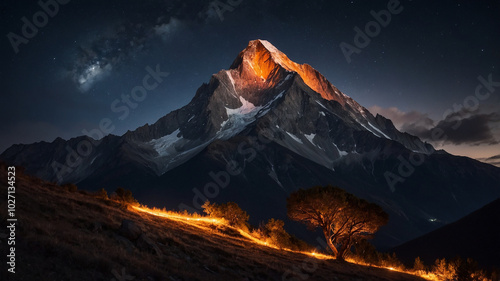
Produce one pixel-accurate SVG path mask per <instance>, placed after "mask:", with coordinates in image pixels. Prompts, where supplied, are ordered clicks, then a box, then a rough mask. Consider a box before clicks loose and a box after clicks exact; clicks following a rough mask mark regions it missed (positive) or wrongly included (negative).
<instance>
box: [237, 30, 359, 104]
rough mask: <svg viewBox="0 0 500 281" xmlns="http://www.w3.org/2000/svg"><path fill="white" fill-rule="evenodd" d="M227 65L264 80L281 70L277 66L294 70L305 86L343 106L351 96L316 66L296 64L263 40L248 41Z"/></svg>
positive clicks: (245, 75) (271, 77) (289, 70)
mask: <svg viewBox="0 0 500 281" xmlns="http://www.w3.org/2000/svg"><path fill="white" fill-rule="evenodd" d="M230 68H231V69H238V70H239V72H240V75H241V76H242V77H246V78H260V79H262V80H263V81H268V80H270V79H271V80H274V79H273V78H275V76H276V75H277V74H278V73H280V70H284V71H286V72H292V73H297V74H298V75H299V76H300V77H301V78H302V80H303V81H304V83H305V84H306V85H307V86H309V87H310V88H311V89H312V90H314V91H315V92H317V93H319V94H320V95H321V96H322V97H323V98H324V99H326V100H335V101H337V102H339V103H340V104H341V105H343V106H344V105H345V104H346V102H348V101H347V100H350V98H349V97H348V96H346V95H344V94H343V93H341V92H340V91H339V90H338V89H337V88H336V87H334V86H333V85H332V84H331V83H330V82H329V81H328V80H327V79H326V78H325V77H324V76H323V75H322V74H321V73H319V72H318V71H317V70H316V69H314V68H313V67H311V66H310V65H308V64H298V63H296V62H294V61H292V60H291V59H289V58H288V56H287V55H286V54H284V53H283V52H281V51H280V50H279V49H278V48H276V47H275V46H274V45H273V44H271V43H270V42H269V41H266V40H262V39H257V40H252V41H250V42H249V43H248V46H247V47H246V48H245V49H244V50H243V51H242V52H241V53H240V54H239V55H238V57H237V58H236V60H235V61H234V62H233V64H232V65H231V67H230ZM280 79H282V77H281V78H280ZM277 80H278V79H277Z"/></svg>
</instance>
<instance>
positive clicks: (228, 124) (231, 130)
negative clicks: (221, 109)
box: [217, 96, 262, 140]
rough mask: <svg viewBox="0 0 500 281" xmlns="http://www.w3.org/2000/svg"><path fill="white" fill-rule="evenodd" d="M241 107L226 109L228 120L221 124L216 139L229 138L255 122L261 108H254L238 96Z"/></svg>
mask: <svg viewBox="0 0 500 281" xmlns="http://www.w3.org/2000/svg"><path fill="white" fill-rule="evenodd" d="M240 102H241V104H242V105H241V106H240V107H238V108H234V109H233V108H227V107H226V114H227V116H228V119H227V120H225V121H224V122H222V123H221V125H220V130H219V132H218V133H217V138H218V139H223V140H225V139H228V138H231V137H233V136H235V135H237V134H238V133H240V132H241V131H243V130H244V129H245V127H246V126H248V125H249V124H251V123H252V122H253V121H255V116H256V115H257V113H259V111H260V110H261V109H262V106H255V105H254V104H253V103H251V102H249V101H247V100H246V99H244V98H243V97H242V96H240Z"/></svg>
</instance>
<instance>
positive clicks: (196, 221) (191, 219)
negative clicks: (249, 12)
mask: <svg viewBox="0 0 500 281" xmlns="http://www.w3.org/2000/svg"><path fill="white" fill-rule="evenodd" d="M131 208H132V209H133V210H134V211H137V212H140V213H147V214H150V215H153V216H157V217H163V218H166V219H170V220H174V221H178V222H182V223H186V224H189V225H192V226H195V227H197V228H199V229H201V230H204V231H210V228H209V227H208V226H207V224H208V225H219V226H224V227H226V228H229V229H233V230H236V231H237V232H239V233H240V235H241V236H242V237H244V238H246V241H248V242H251V243H254V244H257V245H260V246H264V247H269V248H273V249H276V250H281V251H287V252H293V253H299V254H303V255H307V256H310V257H313V258H316V259H321V260H331V259H335V258H334V257H333V256H330V255H326V254H322V253H317V252H303V251H294V250H291V249H286V248H279V247H277V246H276V245H272V244H270V243H269V242H267V241H263V240H260V239H258V238H256V237H254V236H253V235H252V234H250V233H249V232H247V231H245V230H243V229H241V228H237V227H233V226H230V225H229V224H228V223H227V221H226V220H225V219H222V218H212V217H204V216H200V215H198V214H181V213H177V212H173V211H166V210H160V209H157V208H153V209H151V208H148V207H145V206H140V207H139V206H131ZM347 261H348V262H350V263H354V264H358V265H363V266H371V267H378V268H384V269H387V270H391V271H397V272H401V273H406V274H412V275H415V276H419V277H422V278H424V279H426V280H434V281H439V280H441V279H439V278H438V277H437V276H436V275H434V274H432V273H417V272H412V271H405V270H402V269H398V268H394V267H381V266H374V265H368V264H365V263H362V262H359V261H356V260H352V259H347Z"/></svg>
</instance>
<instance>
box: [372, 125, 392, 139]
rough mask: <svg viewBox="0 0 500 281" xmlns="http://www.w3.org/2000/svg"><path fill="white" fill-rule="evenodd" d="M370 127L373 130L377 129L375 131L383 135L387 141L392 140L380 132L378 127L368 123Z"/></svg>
mask: <svg viewBox="0 0 500 281" xmlns="http://www.w3.org/2000/svg"><path fill="white" fill-rule="evenodd" d="M368 125H370V126H371V127H372V128H373V129H375V131H377V132H378V133H380V134H382V135H383V136H384V137H385V138H387V139H391V138H390V137H389V136H387V135H386V134H384V133H383V132H382V131H381V130H379V129H378V128H377V127H375V126H373V125H372V123H370V122H368Z"/></svg>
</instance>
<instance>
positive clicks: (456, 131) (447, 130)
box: [426, 112, 500, 145]
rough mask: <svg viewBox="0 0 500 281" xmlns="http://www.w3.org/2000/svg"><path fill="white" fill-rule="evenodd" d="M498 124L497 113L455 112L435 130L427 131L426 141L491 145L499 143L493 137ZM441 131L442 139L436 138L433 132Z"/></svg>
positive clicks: (499, 118)
mask: <svg viewBox="0 0 500 281" xmlns="http://www.w3.org/2000/svg"><path fill="white" fill-rule="evenodd" d="M499 122H500V116H499V115H498V114H497V113H490V114H470V113H464V112H457V113H453V114H450V115H448V116H447V117H446V118H445V119H444V120H442V121H440V122H439V123H438V124H437V125H436V127H435V128H433V129H432V130H430V131H428V134H427V136H426V139H428V140H431V141H439V140H442V141H443V142H444V143H445V144H446V143H447V144H455V145H460V144H468V145H483V144H485V145H493V144H498V143H500V142H499V140H498V139H497V136H495V133H494V131H493V129H492V128H493V127H494V126H495V125H496V124H498V123H499ZM436 130H441V132H442V135H443V137H441V138H437V139H436V137H435V134H434V139H433V131H434V132H436Z"/></svg>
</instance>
